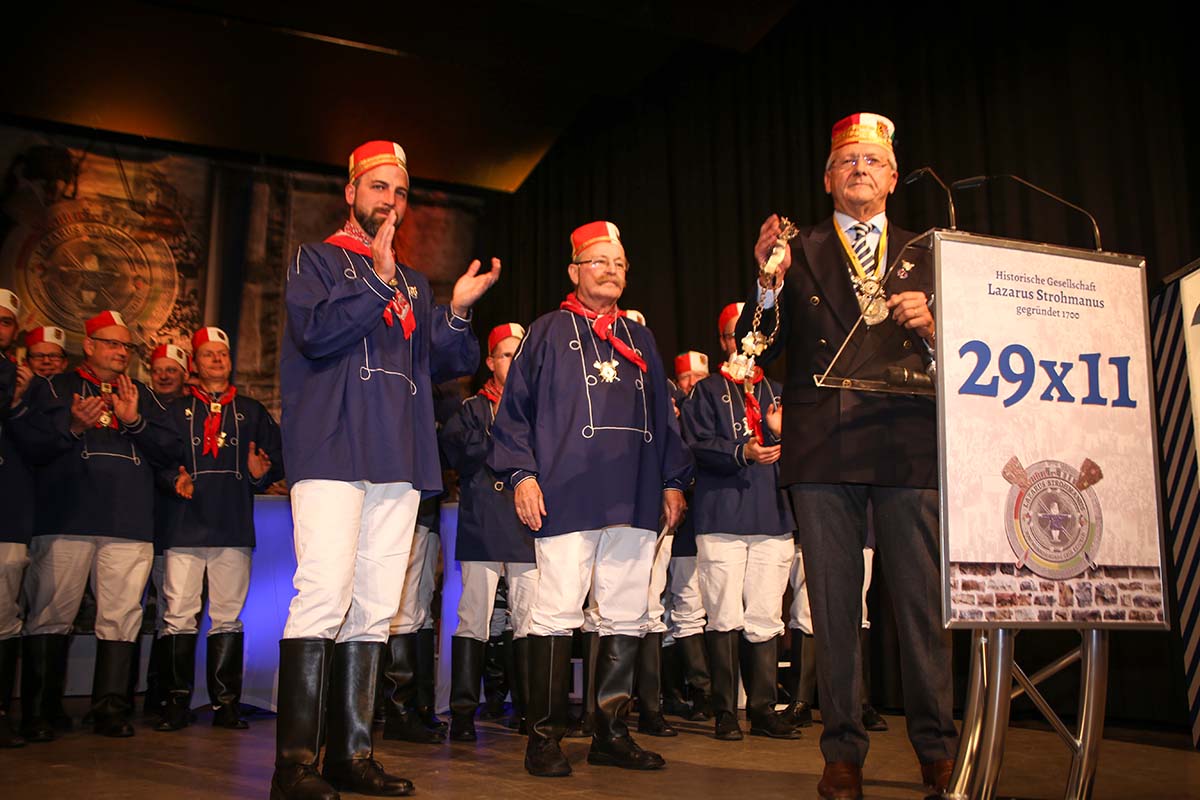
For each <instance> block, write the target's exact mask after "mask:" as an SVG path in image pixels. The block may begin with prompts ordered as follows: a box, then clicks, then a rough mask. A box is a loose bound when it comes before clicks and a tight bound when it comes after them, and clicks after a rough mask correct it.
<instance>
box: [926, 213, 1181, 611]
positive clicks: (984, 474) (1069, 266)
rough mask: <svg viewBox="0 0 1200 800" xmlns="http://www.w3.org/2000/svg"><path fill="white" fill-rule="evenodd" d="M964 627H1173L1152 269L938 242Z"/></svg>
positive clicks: (952, 565) (951, 575)
mask: <svg viewBox="0 0 1200 800" xmlns="http://www.w3.org/2000/svg"><path fill="white" fill-rule="evenodd" d="M934 263H935V270H936V273H937V276H936V284H937V290H936V292H937V294H936V302H935V305H934V308H935V313H936V315H937V360H938V401H939V403H938V435H939V457H940V468H941V503H942V561H943V583H944V586H943V613H944V620H945V622H946V624H947V625H949V626H950V627H971V628H978V627H988V626H994V627H1014V628H1019V627H1109V626H1113V627H1117V626H1119V627H1126V626H1135V627H1155V628H1161V627H1165V626H1166V605H1165V595H1164V593H1163V583H1162V577H1163V574H1164V571H1163V563H1164V562H1163V550H1162V527H1161V524H1160V520H1161V514H1160V507H1159V491H1158V459H1157V445H1156V442H1157V436H1156V435H1155V430H1154V398H1153V394H1152V390H1151V375H1150V372H1149V364H1150V354H1149V352H1150V351H1149V334H1148V313H1147V305H1146V288H1145V274H1144V272H1145V262H1144V261H1143V260H1142V259H1140V258H1138V257H1134V256H1118V255H1114V254H1110V253H1093V252H1087V251H1080V250H1074V249H1068V248H1059V247H1050V246H1047V245H1038V244H1031V243H1027V242H1017V241H1011V240H1002V239H994V238H990V237H983V236H974V235H971V234H960V233H954V232H949V231H941V232H938V233H937V234H936V235H935V239H934Z"/></svg>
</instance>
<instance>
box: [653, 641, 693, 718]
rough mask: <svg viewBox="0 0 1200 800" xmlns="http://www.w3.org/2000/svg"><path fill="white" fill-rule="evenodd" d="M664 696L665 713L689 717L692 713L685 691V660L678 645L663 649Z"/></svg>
mask: <svg viewBox="0 0 1200 800" xmlns="http://www.w3.org/2000/svg"><path fill="white" fill-rule="evenodd" d="M661 659H662V662H661V663H662V696H663V713H664V714H670V715H671V716H674V717H683V718H684V719H687V718H688V716H690V715H691V713H692V707H691V706H690V705H688V702H687V695H686V694H685V692H684V682H683V660H682V658H681V657H680V654H679V647H678V645H674V644H672V645H667V646H666V647H664V648H663V649H662V655H661Z"/></svg>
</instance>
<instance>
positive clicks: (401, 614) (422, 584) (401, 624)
mask: <svg viewBox="0 0 1200 800" xmlns="http://www.w3.org/2000/svg"><path fill="white" fill-rule="evenodd" d="M441 548H442V539H441V537H440V536H438V535H437V534H436V533H431V532H430V531H429V528H427V527H425V526H424V525H418V526H417V529H416V531H415V532H414V533H413V540H412V549H411V550H409V551H408V570H407V571H406V572H405V573H404V591H403V592H401V593H400V605H399V606H398V607H397V608H396V611H395V613H394V614H393V615H392V621H391V622H390V623H389V624H388V634H389V635H391V636H398V635H400V634H405V633H416V632H417V631H419V630H421V629H422V628H432V627H433V614H432V613H431V612H432V606H433V590H434V589H436V588H437V563H438V554H439V552H440V551H441Z"/></svg>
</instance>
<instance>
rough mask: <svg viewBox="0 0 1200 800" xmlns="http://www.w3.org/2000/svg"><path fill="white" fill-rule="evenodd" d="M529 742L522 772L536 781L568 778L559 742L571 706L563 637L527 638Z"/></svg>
mask: <svg viewBox="0 0 1200 800" xmlns="http://www.w3.org/2000/svg"><path fill="white" fill-rule="evenodd" d="M525 641H526V642H528V644H527V648H528V651H529V672H528V675H529V679H528V686H529V700H528V701H527V702H528V705H527V706H526V712H525V713H526V715H527V717H528V720H529V742H528V744H526V745H525V769H526V770H527V771H528V772H529V774H530V775H533V776H534V777H537V778H562V777H566V776H567V775H570V774H571V764H570V762H568V761H567V757H566V756H565V755H563V752H562V748H561V746H560V744H559V743H560V742H561V740H562V738H563V734H564V733H566V730H567V711H568V709H569V706H570V702H571V678H572V675H571V640H570V639H569V638H567V637H566V636H530V637H528V638H527V639H526V640H525Z"/></svg>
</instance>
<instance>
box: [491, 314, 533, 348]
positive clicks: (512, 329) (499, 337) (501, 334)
mask: <svg viewBox="0 0 1200 800" xmlns="http://www.w3.org/2000/svg"><path fill="white" fill-rule="evenodd" d="M512 337H515V338H517V339H524V338H525V329H524V328H522V327H521V326H520V325H518V324H517V323H515V322H506V323H504V324H503V325H497V326H496V327H494V328H492V332H491V333H489V334H488V355H491V353H492V351H493V350H495V349H496V345H498V344H500V343H501V342H503V341H504V340H505V339H508V338H512Z"/></svg>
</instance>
